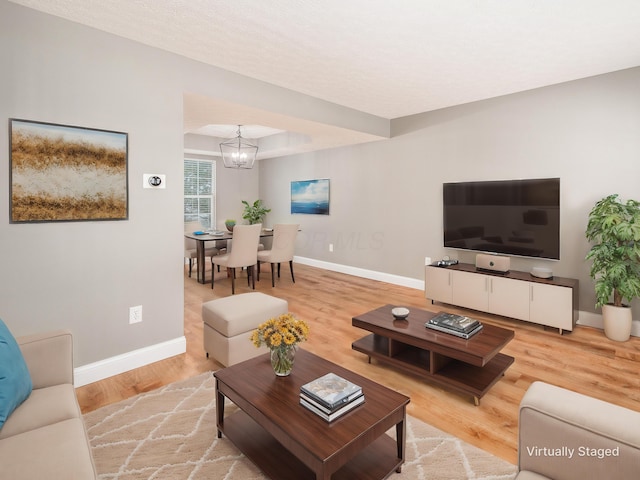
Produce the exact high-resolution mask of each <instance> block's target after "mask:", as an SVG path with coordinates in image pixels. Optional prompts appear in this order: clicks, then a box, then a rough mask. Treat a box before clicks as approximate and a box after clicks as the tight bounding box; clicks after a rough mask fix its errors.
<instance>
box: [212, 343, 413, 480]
mask: <svg viewBox="0 0 640 480" xmlns="http://www.w3.org/2000/svg"><path fill="white" fill-rule="evenodd" d="M329 372H333V373H336V374H337V375H340V376H341V377H343V378H346V379H347V380H350V381H352V382H353V383H356V384H358V385H360V386H361V387H362V390H363V393H364V396H365V402H364V403H363V404H362V405H360V406H358V407H356V408H355V409H353V410H352V411H350V412H348V413H346V414H345V415H343V416H342V417H340V418H338V419H336V420H334V421H332V422H330V423H329V422H326V421H325V420H323V419H322V418H320V417H319V416H318V415H316V414H315V413H313V412H311V411H309V410H307V409H306V408H305V407H303V406H302V405H300V403H299V394H300V387H301V386H302V385H303V384H305V383H307V382H309V381H311V380H314V379H316V378H318V377H320V376H322V375H324V374H326V373H329ZM214 376H215V378H216V408H217V427H218V437H222V435H223V434H224V435H225V436H227V438H229V440H231V441H232V442H233V443H234V444H235V445H236V447H238V448H239V449H240V451H241V452H242V453H244V454H245V455H246V456H247V457H248V458H249V459H251V461H253V462H254V463H255V464H256V465H257V466H258V467H259V468H260V469H261V470H262V471H263V472H264V473H265V474H266V475H268V476H269V477H271V478H274V479H279V480H301V479H302V480H304V479H314V478H315V479H322V480H329V479H334V480H336V479H341V480H342V479H344V480H354V479H363V480H364V479H370V480H373V479H384V478H387V477H388V476H389V475H390V474H391V473H393V471H397V472H400V469H401V465H402V464H403V463H404V459H405V438H406V434H405V418H406V406H407V404H408V403H409V398H408V397H406V396H405V395H402V394H400V393H398V392H395V391H393V390H390V389H388V388H386V387H384V386H382V385H380V384H378V383H375V382H373V381H371V380H368V379H367V378H365V377H362V376H360V375H358V374H356V373H353V372H351V371H349V370H347V369H345V368H342V367H340V366H339V365H336V364H334V363H331V362H329V361H327V360H324V359H322V358H320V357H318V356H316V355H314V354H312V353H310V352H307V351H305V350H303V349H299V350H298V352H297V353H296V358H295V363H294V367H293V371H292V372H291V375H289V376H288V377H276V375H275V374H274V373H273V369H272V368H271V361H270V357H269V354H266V355H261V356H259V357H256V358H253V359H251V360H247V361H246V362H242V363H238V364H236V365H233V366H231V367H227V368H224V369H222V370H218V371H217V372H215V373H214ZM225 397H226V398H228V399H229V400H231V401H232V402H233V403H234V404H235V405H236V406H238V407H239V409H238V410H236V411H235V412H234V413H231V414H230V415H227V416H225V409H224V402H225ZM394 426H395V427H396V439H395V440H393V439H392V438H391V437H390V436H389V435H385V432H387V430H389V429H390V428H392V427H394Z"/></svg>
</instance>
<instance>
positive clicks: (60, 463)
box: [0, 418, 96, 480]
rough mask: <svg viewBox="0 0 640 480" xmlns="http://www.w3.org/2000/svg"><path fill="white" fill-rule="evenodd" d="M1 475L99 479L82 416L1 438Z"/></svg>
mask: <svg viewBox="0 0 640 480" xmlns="http://www.w3.org/2000/svg"><path fill="white" fill-rule="evenodd" d="M0 465H2V469H0V478H3V479H5V478H6V479H11V480H21V479H29V480H32V479H36V478H37V479H41V478H42V479H65V480H66V479H89V478H91V479H93V478H96V473H95V468H94V466H93V461H92V457H91V451H90V447H89V442H88V440H87V434H86V431H85V429H84V424H83V423H82V419H81V418H75V419H72V420H65V421H64V422H58V423H54V424H53V425H49V426H46V427H42V428H38V429H36V430H31V431H29V432H25V433H21V434H20V435H14V436H13V437H9V438H4V439H2V440H0Z"/></svg>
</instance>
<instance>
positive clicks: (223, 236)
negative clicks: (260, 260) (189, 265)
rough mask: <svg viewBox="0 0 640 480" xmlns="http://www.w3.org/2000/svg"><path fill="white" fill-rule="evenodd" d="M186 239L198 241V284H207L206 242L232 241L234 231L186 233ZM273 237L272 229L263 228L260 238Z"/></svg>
mask: <svg viewBox="0 0 640 480" xmlns="http://www.w3.org/2000/svg"><path fill="white" fill-rule="evenodd" d="M184 236H185V237H186V238H191V239H193V240H195V241H196V255H197V262H196V263H197V265H196V266H197V269H196V270H197V278H198V283H206V279H205V263H204V258H205V255H204V251H205V246H206V245H205V244H206V242H215V241H218V242H221V241H224V240H226V241H232V240H233V231H231V232H230V231H224V230H215V231H211V232H186V233H185V234H184ZM265 237H273V229H272V228H263V229H262V230H260V238H265Z"/></svg>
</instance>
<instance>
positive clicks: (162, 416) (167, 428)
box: [84, 373, 516, 480]
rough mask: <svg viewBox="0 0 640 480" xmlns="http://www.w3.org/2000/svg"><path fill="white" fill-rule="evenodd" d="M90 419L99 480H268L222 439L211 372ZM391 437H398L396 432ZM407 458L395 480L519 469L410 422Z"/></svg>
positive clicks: (494, 479)
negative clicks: (219, 437) (218, 425)
mask: <svg viewBox="0 0 640 480" xmlns="http://www.w3.org/2000/svg"><path fill="white" fill-rule="evenodd" d="M229 411H230V410H229ZM84 420H85V423H86V426H87V431H88V433H89V438H90V441H91V446H92V448H93V456H94V459H95V463H96V469H97V470H98V475H99V478H100V479H101V480H111V479H118V480H134V479H135V480H140V479H154V480H161V479H163V480H164V479H167V480H169V479H170V480H181V479H190V480H196V479H220V480H258V479H260V480H262V479H265V478H266V477H265V476H264V475H263V474H262V473H261V472H260V470H258V469H257V468H256V467H255V466H254V465H253V464H252V463H251V461H250V460H248V459H247V458H246V457H245V456H244V455H242V454H241V453H240V452H239V451H238V450H237V449H236V448H235V447H234V445H233V444H232V443H231V442H230V441H229V440H227V439H226V438H222V439H218V438H217V435H216V413H215V382H214V379H213V376H212V375H211V374H210V373H206V374H202V375H199V376H197V377H194V378H191V379H188V380H184V381H181V382H176V383H173V384H171V385H167V386H166V387H164V388H161V389H158V390H155V391H152V392H148V393H144V394H141V395H138V396H136V397H133V398H130V399H128V400H124V401H122V402H119V403H116V404H113V405H108V406H106V407H103V408H101V409H99V410H96V411H94V412H90V413H88V414H86V415H85V416H84ZM392 433H393V434H392ZM389 434H391V436H392V438H395V436H394V435H395V429H393V430H392V431H390V432H389ZM406 454H407V459H406V463H405V464H404V466H403V467H402V474H401V475H396V474H392V475H391V476H390V477H389V478H390V479H395V478H397V479H398V480H400V479H403V480H404V479H407V480H409V479H410V480H423V479H424V480H426V479H437V480H454V479H476V480H507V479H513V478H514V477H515V472H516V467H515V466H514V465H511V464H510V463H508V462H505V461H504V460H502V459H499V458H497V457H495V456H493V455H491V454H489V453H487V452H484V451H483V450H480V449H478V448H476V447H474V446H472V445H469V444H467V443H465V442H463V441H461V440H459V439H457V438H456V437H453V436H451V435H449V434H446V433H444V432H442V431H440V430H438V429H436V428H434V427H432V426H430V425H427V424H426V423H423V422H421V421H419V420H417V419H415V418H412V417H409V416H407V449H406Z"/></svg>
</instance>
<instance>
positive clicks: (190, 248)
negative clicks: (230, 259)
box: [184, 222, 219, 277]
mask: <svg viewBox="0 0 640 480" xmlns="http://www.w3.org/2000/svg"><path fill="white" fill-rule="evenodd" d="M200 230H202V224H201V223H200V222H185V223H184V233H193V232H197V231H200ZM218 253H219V251H218V249H217V248H215V247H206V248H205V250H204V256H205V258H206V257H212V256H214V255H217V254H218ZM184 258H186V259H187V260H188V261H189V277H191V271H192V270H193V261H194V260H197V258H198V246H197V244H196V241H195V240H194V239H193V238H187V237H184Z"/></svg>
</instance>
